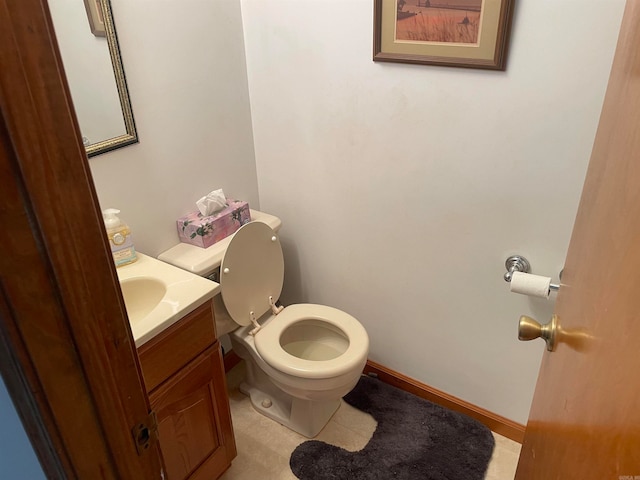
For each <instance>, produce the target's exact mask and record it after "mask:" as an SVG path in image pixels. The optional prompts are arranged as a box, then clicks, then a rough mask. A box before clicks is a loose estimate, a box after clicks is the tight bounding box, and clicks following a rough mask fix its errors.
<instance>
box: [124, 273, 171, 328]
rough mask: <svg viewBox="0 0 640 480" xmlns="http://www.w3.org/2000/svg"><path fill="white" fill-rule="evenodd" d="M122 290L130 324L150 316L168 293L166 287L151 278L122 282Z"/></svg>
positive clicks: (131, 279)
mask: <svg viewBox="0 0 640 480" xmlns="http://www.w3.org/2000/svg"><path fill="white" fill-rule="evenodd" d="M120 288H121V289H122V296H123V297H124V304H125V306H126V307H127V315H129V321H130V322H137V321H138V320H140V319H142V318H144V317H146V316H147V315H149V313H150V312H151V311H152V310H153V309H154V308H156V307H157V306H158V304H159V303H160V302H161V301H162V299H163V298H164V295H165V294H166V293H167V287H166V285H165V284H164V283H162V282H161V281H160V280H157V279H155V278H151V277H140V278H130V279H128V280H124V281H122V282H120Z"/></svg>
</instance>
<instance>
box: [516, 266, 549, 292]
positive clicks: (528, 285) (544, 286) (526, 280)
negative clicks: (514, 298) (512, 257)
mask: <svg viewBox="0 0 640 480" xmlns="http://www.w3.org/2000/svg"><path fill="white" fill-rule="evenodd" d="M549 285H551V278H550V277H542V276H540V275H532V274H530V273H522V272H513V275H512V277H511V286H510V289H511V291H512V292H513V293H520V294H522V295H529V296H530V297H539V298H549V290H550V289H549Z"/></svg>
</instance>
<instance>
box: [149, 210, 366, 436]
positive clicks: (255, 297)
mask: <svg viewBox="0 0 640 480" xmlns="http://www.w3.org/2000/svg"><path fill="white" fill-rule="evenodd" d="M254 213H255V212H254V211H252V217H255V216H259V215H254ZM257 213H259V212H257ZM278 226H279V224H278ZM214 246H215V245H214ZM214 246H212V247H210V248H213V247H214ZM195 248H197V247H195ZM201 250H202V249H201ZM205 250H209V249H205ZM167 253H168V254H167ZM163 256H164V257H165V258H163ZM171 257H175V254H174V255H172V254H171V253H170V251H168V252H166V253H165V254H162V255H160V256H159V258H160V259H161V260H165V261H169V263H174V264H176V265H177V266H181V265H178V263H180V262H177V263H176V262H172V261H171ZM182 266H183V267H184V266H185V265H182ZM192 270H193V269H192ZM283 280H284V258H283V254H282V247H281V245H280V240H279V238H278V234H277V233H276V232H275V231H274V229H272V228H271V227H270V226H269V225H267V223H263V222H261V221H252V222H249V223H247V224H246V225H244V226H242V227H241V228H240V229H239V230H238V231H236V233H235V234H234V235H233V236H232V237H231V238H230V241H229V242H228V245H226V248H225V250H224V252H223V257H222V261H221V264H220V273H219V278H218V281H219V283H220V291H221V293H220V295H218V296H217V297H215V298H214V311H215V317H216V330H217V334H218V336H221V335H223V334H229V338H230V340H231V345H232V347H233V350H234V351H235V352H236V354H237V355H238V356H239V357H240V358H242V359H243V360H245V363H246V368H247V374H246V379H245V380H244V382H243V383H242V384H241V385H240V391H241V392H242V393H244V394H245V395H248V396H249V397H250V399H251V403H252V405H253V407H254V408H255V409H256V410H257V411H258V412H260V413H262V414H264V415H265V416H267V417H269V418H271V419H273V420H275V421H277V422H279V423H281V424H282V425H284V426H286V427H288V428H290V429H291V430H294V431H296V432H298V433H300V434H302V435H304V436H306V437H309V438H313V437H315V436H316V435H317V434H318V433H320V430H322V428H323V427H324V426H325V425H326V424H327V422H328V421H329V419H330V418H331V416H332V415H333V414H334V413H335V411H336V410H337V409H338V407H339V406H340V401H341V398H342V397H343V396H344V395H346V394H347V393H348V392H349V391H351V390H352V389H353V387H355V385H356V383H358V379H359V378H360V375H361V373H362V370H363V368H364V366H365V363H366V360H367V355H368V352H369V337H368V335H367V332H366V330H365V329H364V327H363V326H362V325H361V324H360V322H358V320H356V319H355V318H354V317H352V316H351V315H349V314H347V313H345V312H343V311H341V310H338V309H336V308H332V307H328V306H324V305H315V304H294V305H289V306H287V307H282V306H280V305H279V303H278V299H279V298H280V293H281V292H282V284H283Z"/></svg>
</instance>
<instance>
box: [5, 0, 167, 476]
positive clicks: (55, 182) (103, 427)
mask: <svg viewBox="0 0 640 480" xmlns="http://www.w3.org/2000/svg"><path fill="white" fill-rule="evenodd" d="M0 179H1V186H0V225H2V229H0V252H1V254H0V373H1V374H2V377H3V379H4V381H5V383H6V385H7V390H8V391H9V393H10V395H11V397H12V399H13V401H14V404H15V406H16V410H17V411H18V413H19V415H20V418H21V420H22V422H23V424H24V426H25V429H26V431H27V434H28V436H29V438H30V440H31V442H32V444H33V445H34V449H35V451H36V454H37V456H38V459H39V460H40V463H41V465H42V468H43V470H44V473H45V475H46V476H47V478H51V479H105V480H106V479H114V480H115V479H159V478H161V477H162V470H161V468H162V463H161V458H160V452H159V450H158V448H157V443H156V442H154V441H153V440H154V436H153V435H149V431H148V430H149V429H153V421H152V418H149V408H150V407H149V399H148V397H147V395H146V392H145V390H144V389H143V386H142V379H141V378H140V373H139V372H140V370H139V364H138V358H137V355H136V351H135V345H134V342H133V338H132V335H131V329H130V328H129V324H128V320H127V316H126V312H125V308H124V303H123V299H122V295H121V293H120V289H119V287H118V281H117V277H116V272H115V268H114V265H113V260H112V258H111V252H110V249H109V246H108V243H107V240H106V236H105V231H104V224H103V222H102V220H101V217H100V210H99V205H98V201H97V196H96V192H95V190H94V187H93V182H92V181H91V174H90V171H89V165H88V163H87V156H86V154H85V151H84V147H83V145H82V141H81V136H80V130H79V128H78V123H77V121H76V118H75V115H74V112H73V106H72V104H71V97H70V95H69V90H68V88H67V84H66V80H65V77H64V71H63V69H62V62H61V59H60V55H59V52H58V49H57V45H56V41H55V38H54V36H53V26H52V24H51V19H50V17H49V12H48V7H47V2H46V0H0ZM139 424H143V425H146V426H147V427H148V429H144V428H138V427H137V426H138V425H139ZM0 428H2V427H0ZM133 432H136V435H135V437H134V434H133ZM147 440H150V441H149V442H147ZM145 445H146V446H147V447H148V448H145ZM0 477H2V473H1V472H0Z"/></svg>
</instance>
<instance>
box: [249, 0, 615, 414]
mask: <svg viewBox="0 0 640 480" xmlns="http://www.w3.org/2000/svg"><path fill="white" fill-rule="evenodd" d="M241 3H242V16H243V22H244V34H245V44H246V56H247V68H248V75H249V91H250V93H251V111H252V120H253V134H254V139H255V152H256V163H257V169H258V182H259V188H260V202H261V205H262V208H263V209H264V210H265V211H268V212H270V213H273V214H275V215H278V216H280V217H281V218H282V219H283V222H284V223H283V229H282V235H283V243H284V245H285V247H286V251H285V259H286V261H287V262H288V266H287V270H286V275H287V278H286V285H285V299H286V300H287V301H289V302H300V301H310V302H318V303H325V304H329V305H333V306H337V307H339V308H342V309H344V310H346V311H348V312H350V313H352V314H353V315H355V316H356V317H357V318H359V319H360V320H361V322H362V323H363V324H364V325H365V327H366V328H367V330H368V332H369V335H370V337H371V353H370V357H371V358H372V359H373V360H376V361H378V362H380V363H382V364H384V365H386V366H388V367H390V368H392V369H395V370H398V371H400V372H402V373H404V374H406V375H409V376H411V377H413V378H416V379H418V380H420V381H422V382H425V383H427V384H429V385H432V386H434V387H436V388H439V389H441V390H444V391H446V392H448V393H450V394H452V395H456V396H458V397H461V398H463V399H464V400H467V401H469V402H471V403H474V404H477V405H479V406H481V407H484V408H486V409H488V410H490V411H492V412H495V413H498V414H501V415H504V416H506V417H508V418H510V419H513V420H516V421H518V422H522V423H525V422H526V418H527V416H528V410H529V405H530V402H531V398H532V393H533V389H534V386H535V381H536V377H537V372H538V367H539V362H540V358H541V355H542V352H543V350H544V344H543V343H542V342H530V343H521V342H518V340H517V338H516V325H517V320H518V317H519V315H521V314H528V315H532V316H534V317H537V318H538V319H539V320H540V321H546V320H547V319H548V318H549V316H550V314H551V312H552V310H553V301H548V302H547V301H545V300H540V299H537V300H534V299H529V298H528V297H524V296H518V295H515V294H509V293H508V285H507V284H506V283H505V282H504V281H503V280H502V275H503V273H504V261H505V258H506V257H507V256H508V255H509V254H512V253H520V254H522V255H525V256H526V257H528V259H529V260H530V261H531V262H532V265H533V269H534V273H538V274H543V275H549V276H554V277H555V279H557V275H558V273H559V271H560V269H561V268H562V266H563V262H564V257H565V253H566V248H567V245H568V242H569V237H570V234H571V228H572V224H573V220H574V216H575V212H576V207H577V203H578V199H579V194H580V190H581V187H582V182H583V179H584V174H585V171H586V166H587V162H588V159H589V155H590V151H591V145H592V142H593V138H594V134H595V129H596V125H597V122H598V116H599V111H600V108H601V105H602V100H603V95H604V91H605V87H606V81H607V78H608V72H609V69H610V66H611V61H612V54H613V51H614V47H615V42H616V38H617V32H618V28H619V24H620V19H621V14H622V9H623V4H624V1H623V0H583V1H572V0H553V1H551V0H542V1H541V0H518V1H517V2H516V3H517V5H518V7H517V11H516V15H515V21H514V26H513V35H512V38H511V52H510V55H509V62H508V67H507V71H506V72H505V73H502V72H489V71H472V70H465V69H452V68H444V67H429V66H410V65H398V64H379V63H373V62H372V61H371V46H372V8H373V2H372V1H371V0H346V1H345V0H342V1H338V0H333V1H328V0H296V1H293V0H241Z"/></svg>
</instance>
